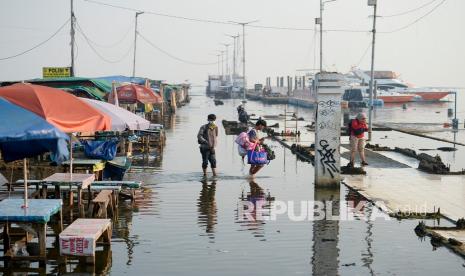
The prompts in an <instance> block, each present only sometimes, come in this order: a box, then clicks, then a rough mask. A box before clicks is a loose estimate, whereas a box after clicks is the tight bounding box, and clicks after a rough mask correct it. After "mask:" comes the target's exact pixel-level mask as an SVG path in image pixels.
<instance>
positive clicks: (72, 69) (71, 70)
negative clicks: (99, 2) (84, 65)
mask: <svg viewBox="0 0 465 276" xmlns="http://www.w3.org/2000/svg"><path fill="white" fill-rule="evenodd" d="M74 20H75V18H74V0H71V32H70V34H71V69H70V75H71V77H74V44H75V42H74V35H75V31H74Z"/></svg>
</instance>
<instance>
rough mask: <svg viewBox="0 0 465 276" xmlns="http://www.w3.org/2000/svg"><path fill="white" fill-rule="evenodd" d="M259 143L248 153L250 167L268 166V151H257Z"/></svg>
mask: <svg viewBox="0 0 465 276" xmlns="http://www.w3.org/2000/svg"><path fill="white" fill-rule="evenodd" d="M256 145H257V143H255V144H254V148H253V149H252V150H248V151H247V161H248V163H249V164H250V165H267V164H268V163H269V161H268V155H267V153H266V151H257V150H256Z"/></svg>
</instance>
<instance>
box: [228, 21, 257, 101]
mask: <svg viewBox="0 0 465 276" xmlns="http://www.w3.org/2000/svg"><path fill="white" fill-rule="evenodd" d="M257 21H258V20H254V21H249V22H234V21H230V22H231V23H235V24H238V25H242V78H243V90H244V91H243V94H242V98H243V99H244V100H245V94H246V90H247V83H246V77H245V26H246V25H249V24H251V23H255V22H257Z"/></svg>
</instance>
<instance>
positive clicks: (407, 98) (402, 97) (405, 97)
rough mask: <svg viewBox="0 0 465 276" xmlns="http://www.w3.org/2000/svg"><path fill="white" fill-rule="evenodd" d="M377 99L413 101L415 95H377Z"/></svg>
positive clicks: (397, 101) (399, 101) (389, 101)
mask: <svg viewBox="0 0 465 276" xmlns="http://www.w3.org/2000/svg"><path fill="white" fill-rule="evenodd" d="M377 98H378V99H381V100H383V101H384V103H408V102H413V99H414V98H415V95H395V96H391V95H389V96H378V97H377Z"/></svg>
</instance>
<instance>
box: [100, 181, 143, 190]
mask: <svg viewBox="0 0 465 276" xmlns="http://www.w3.org/2000/svg"><path fill="white" fill-rule="evenodd" d="M92 185H95V186H105V185H108V186H114V185H121V186H122V187H123V188H130V189H139V188H140V187H142V182H140V181H94V182H92Z"/></svg>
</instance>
